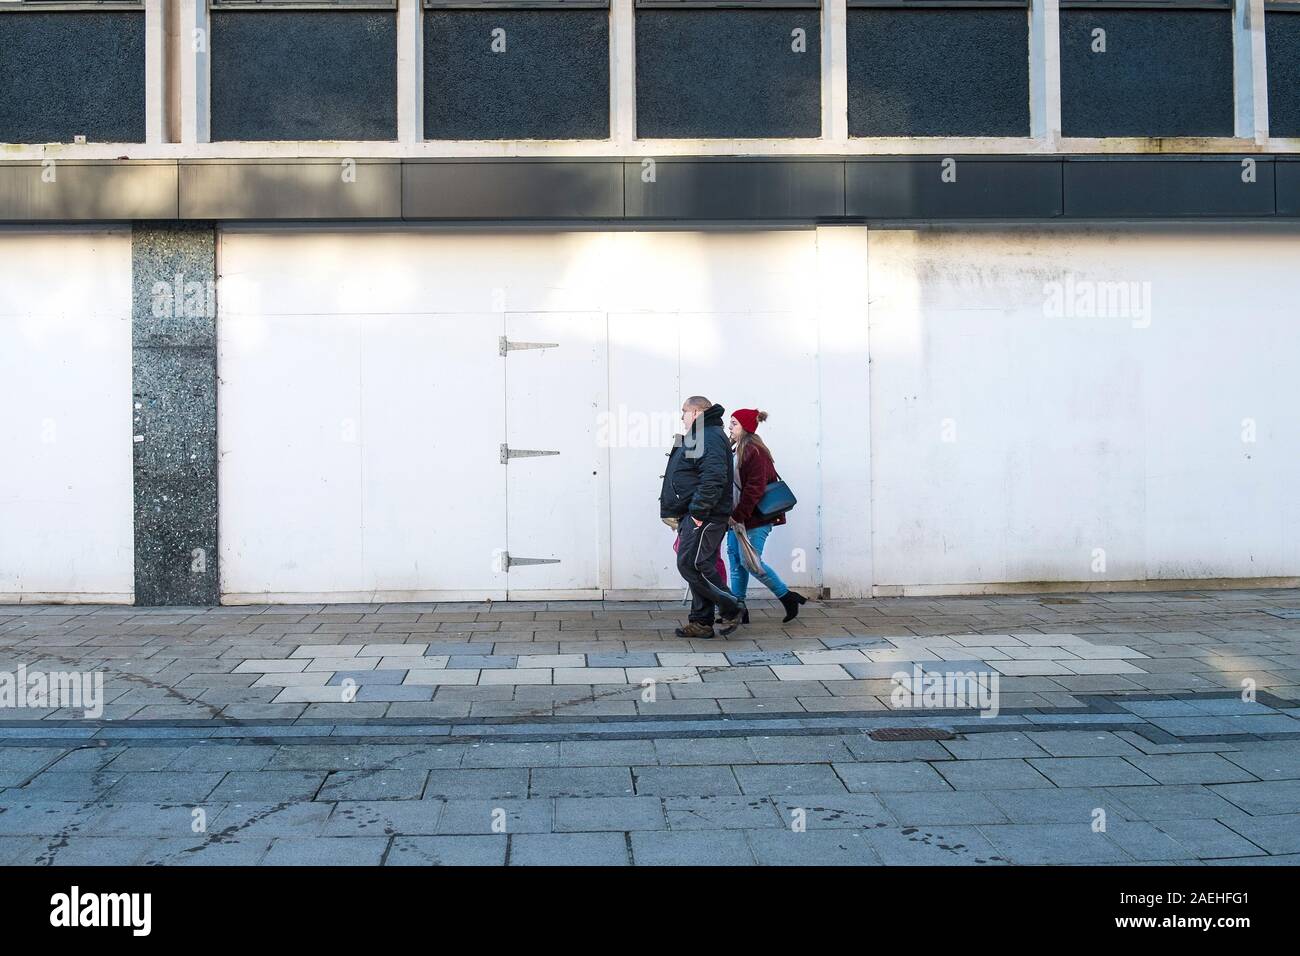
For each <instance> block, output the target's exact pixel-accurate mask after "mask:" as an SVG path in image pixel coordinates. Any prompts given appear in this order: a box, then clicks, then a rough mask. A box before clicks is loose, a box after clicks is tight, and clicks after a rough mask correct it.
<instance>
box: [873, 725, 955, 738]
mask: <svg viewBox="0 0 1300 956" xmlns="http://www.w3.org/2000/svg"><path fill="white" fill-rule="evenodd" d="M867 736H868V737H870V738H871V739H872V740H882V741H885V740H956V739H957V735H956V734H954V733H952V732H951V731H948V730H936V729H935V728H933V727H881V728H880V729H879V730H873V731H872V732H871V733H869V734H867Z"/></svg>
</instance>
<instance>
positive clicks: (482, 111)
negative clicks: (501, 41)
mask: <svg viewBox="0 0 1300 956" xmlns="http://www.w3.org/2000/svg"><path fill="white" fill-rule="evenodd" d="M495 29H501V30H504V31H505V50H504V51H503V52H500V53H493V52H492V49H491V44H492V39H493V35H492V31H493V30H495ZM424 135H425V138H426V139H605V138H607V137H608V136H609V11H608V10H447V11H436V10H426V11H425V14H424Z"/></svg>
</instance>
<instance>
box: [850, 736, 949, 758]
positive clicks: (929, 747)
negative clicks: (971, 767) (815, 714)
mask: <svg viewBox="0 0 1300 956" xmlns="http://www.w3.org/2000/svg"><path fill="white" fill-rule="evenodd" d="M839 739H840V740H842V741H843V742H844V746H846V747H848V748H849V751H850V752H851V753H852V754H853V756H854V757H855V758H856V759H858V760H864V761H881V762H886V763H889V762H896V761H911V760H928V761H936V760H952V759H954V758H953V756H952V754H950V753H949V752H948V751H947V750H945V749H944V748H943V747H942V746H941V745H940V744H939V743H938V742H937V741H934V740H872V739H871V738H870V737H868V736H867V735H866V734H847V735H845V736H843V737H841V738H839Z"/></svg>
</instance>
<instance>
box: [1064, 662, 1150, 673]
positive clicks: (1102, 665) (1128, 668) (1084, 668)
mask: <svg viewBox="0 0 1300 956" xmlns="http://www.w3.org/2000/svg"><path fill="white" fill-rule="evenodd" d="M1065 666H1066V667H1068V668H1069V669H1070V670H1071V671H1073V672H1074V673H1076V674H1080V675H1089V674H1145V673H1146V671H1145V670H1143V669H1142V668H1141V667H1138V666H1137V665H1135V664H1133V663H1131V662H1129V661H1120V660H1103V659H1091V658H1090V659H1088V660H1081V661H1066V662H1065Z"/></svg>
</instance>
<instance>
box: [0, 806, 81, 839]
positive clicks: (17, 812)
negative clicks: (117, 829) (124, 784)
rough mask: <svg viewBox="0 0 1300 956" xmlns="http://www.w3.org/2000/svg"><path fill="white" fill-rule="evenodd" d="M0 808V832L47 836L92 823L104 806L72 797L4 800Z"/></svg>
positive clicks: (72, 830) (4, 833)
mask: <svg viewBox="0 0 1300 956" xmlns="http://www.w3.org/2000/svg"><path fill="white" fill-rule="evenodd" d="M0 811H2V812H0V834H2V835H4V836H43V837H49V836H50V835H52V834H58V833H63V832H65V831H68V832H80V831H82V830H85V829H86V828H88V827H91V826H93V825H94V824H95V821H96V820H98V819H99V818H100V817H101V816H103V815H104V813H105V811H106V807H105V805H103V804H89V803H83V802H80V801H75V800H24V801H20V802H13V803H6V804H4V805H3V806H0Z"/></svg>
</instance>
